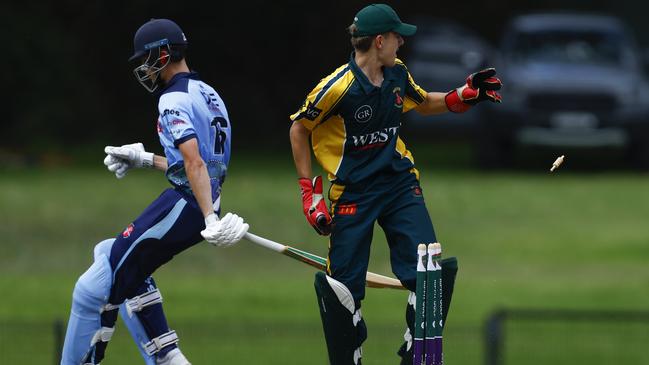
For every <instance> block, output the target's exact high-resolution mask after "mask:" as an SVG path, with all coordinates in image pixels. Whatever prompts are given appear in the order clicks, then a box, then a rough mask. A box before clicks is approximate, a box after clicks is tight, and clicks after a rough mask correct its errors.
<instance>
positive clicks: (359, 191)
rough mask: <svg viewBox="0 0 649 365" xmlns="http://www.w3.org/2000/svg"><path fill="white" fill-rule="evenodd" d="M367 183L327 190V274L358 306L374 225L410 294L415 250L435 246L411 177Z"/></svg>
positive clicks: (380, 178) (419, 193)
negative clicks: (329, 221)
mask: <svg viewBox="0 0 649 365" xmlns="http://www.w3.org/2000/svg"><path fill="white" fill-rule="evenodd" d="M369 180H370V181H368V183H367V184H365V185H363V186H344V187H343V186H341V185H337V184H333V185H332V187H331V189H330V190H329V199H330V200H331V202H332V210H333V213H334V215H333V223H334V228H333V231H332V233H331V238H330V243H329V245H330V247H329V267H328V274H329V275H331V277H332V278H334V279H336V280H338V281H340V282H342V283H343V284H345V285H346V286H347V287H348V288H349V290H350V291H351V293H352V295H353V296H354V300H355V301H356V302H357V303H359V302H360V301H361V300H362V299H363V298H364V297H365V274H366V272H367V266H368V263H369V257H370V245H371V242H372V233H373V229H374V222H378V223H379V225H380V226H381V228H383V232H385V237H386V238H387V242H388V246H389V248H390V263H391V265H392V272H393V273H394V275H396V277H397V278H398V279H399V280H401V282H402V283H403V284H404V286H406V287H407V288H408V289H410V290H411V291H414V290H415V282H416V275H417V245H418V244H420V243H430V242H436V238H435V231H434V229H433V224H432V222H431V220H430V216H429V215H428V211H427V210H426V205H425V203H424V197H423V194H422V190H421V187H420V186H419V181H418V180H417V177H416V175H415V174H414V173H411V172H407V171H405V172H400V173H390V174H381V175H378V176H375V177H373V178H372V179H369Z"/></svg>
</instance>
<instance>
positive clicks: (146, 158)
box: [104, 143, 153, 168]
mask: <svg viewBox="0 0 649 365" xmlns="http://www.w3.org/2000/svg"><path fill="white" fill-rule="evenodd" d="M104 152H106V154H107V155H110V156H113V157H116V158H118V159H121V160H123V161H125V162H126V163H127V164H128V167H129V168H133V167H153V153H151V152H147V151H145V150H144V145H143V144H142V143H132V144H125V145H123V146H121V147H113V146H106V148H104Z"/></svg>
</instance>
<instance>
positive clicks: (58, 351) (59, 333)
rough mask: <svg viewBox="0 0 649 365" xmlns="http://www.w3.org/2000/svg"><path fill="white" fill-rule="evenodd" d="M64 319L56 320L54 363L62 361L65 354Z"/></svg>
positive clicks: (56, 364) (57, 363)
mask: <svg viewBox="0 0 649 365" xmlns="http://www.w3.org/2000/svg"><path fill="white" fill-rule="evenodd" d="M64 330H65V329H64V327H63V321H62V320H61V319H57V320H55V321H54V365H59V364H60V363H61V356H62V355H63V338H64V336H65V333H64Z"/></svg>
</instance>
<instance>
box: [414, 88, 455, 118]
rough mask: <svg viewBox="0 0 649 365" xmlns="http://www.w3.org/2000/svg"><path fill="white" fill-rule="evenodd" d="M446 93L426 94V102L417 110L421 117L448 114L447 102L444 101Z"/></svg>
mask: <svg viewBox="0 0 649 365" xmlns="http://www.w3.org/2000/svg"><path fill="white" fill-rule="evenodd" d="M445 96H446V93H438V92H430V93H428V94H426V100H425V101H424V102H423V103H421V104H419V105H418V106H417V107H416V108H415V110H416V111H417V113H419V114H421V115H434V114H441V113H446V112H447V111H448V108H447V107H446V101H445V100H444V98H445Z"/></svg>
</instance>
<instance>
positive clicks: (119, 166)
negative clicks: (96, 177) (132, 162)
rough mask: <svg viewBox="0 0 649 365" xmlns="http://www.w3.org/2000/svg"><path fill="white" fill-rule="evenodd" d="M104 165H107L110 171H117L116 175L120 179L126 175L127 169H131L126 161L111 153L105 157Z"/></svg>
mask: <svg viewBox="0 0 649 365" xmlns="http://www.w3.org/2000/svg"><path fill="white" fill-rule="evenodd" d="M104 165H106V167H107V168H108V171H110V172H113V173H115V176H116V177H117V178H118V179H121V178H123V177H124V176H126V171H128V169H129V166H128V163H127V162H126V161H124V160H122V159H120V158H117V157H115V156H111V155H108V156H106V158H105V159H104Z"/></svg>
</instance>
